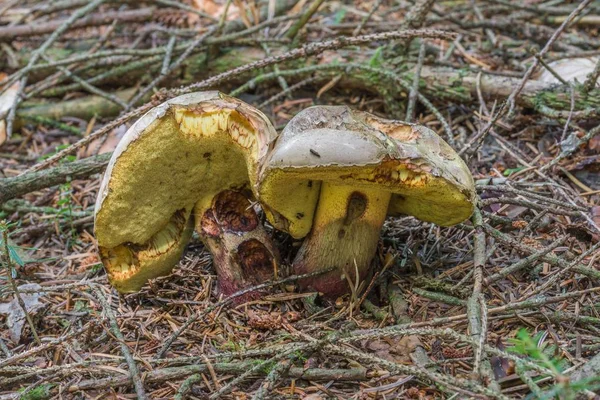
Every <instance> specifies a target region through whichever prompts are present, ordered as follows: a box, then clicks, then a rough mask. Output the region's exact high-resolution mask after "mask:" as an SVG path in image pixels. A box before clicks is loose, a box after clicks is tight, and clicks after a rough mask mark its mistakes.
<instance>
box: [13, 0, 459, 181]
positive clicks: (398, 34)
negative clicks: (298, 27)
mask: <svg viewBox="0 0 600 400" xmlns="http://www.w3.org/2000/svg"><path fill="white" fill-rule="evenodd" d="M97 1H100V0H97ZM415 36H419V37H424V38H443V39H448V40H452V39H453V38H454V37H455V36H456V34H454V33H450V32H446V31H439V30H432V29H419V30H406V31H392V32H383V33H375V34H371V35H364V36H357V37H354V38H346V37H340V38H337V39H334V40H330V41H327V42H321V43H311V44H307V45H304V46H302V47H300V48H297V49H294V50H291V51H288V52H286V53H283V54H280V55H278V56H273V57H269V58H265V59H263V60H259V61H255V62H252V63H249V64H246V65H243V66H241V67H238V68H234V69H232V70H229V71H226V72H223V73H221V74H218V75H215V76H213V77H211V78H208V79H205V80H203V81H201V82H198V83H195V84H192V85H189V86H185V87H182V88H180V89H176V90H174V91H169V92H166V93H167V98H171V97H174V96H177V95H181V94H185V93H190V92H193V91H196V90H200V89H206V88H209V87H212V86H214V85H217V84H219V83H221V82H224V81H227V80H228V79H231V78H232V77H234V76H237V75H240V74H243V73H245V72H248V71H252V70H255V69H260V68H264V67H267V66H269V65H273V64H276V63H281V62H285V61H290V60H295V59H297V58H301V57H309V56H314V55H316V54H319V53H322V52H324V51H326V50H334V49H338V48H341V47H346V46H354V45H359V44H364V43H368V42H371V41H377V40H391V39H394V38H410V37H415ZM153 106H154V104H152V103H147V104H144V105H143V106H141V107H138V108H136V109H134V110H132V111H130V112H129V113H127V114H125V115H122V116H121V117H119V118H117V119H116V120H114V121H112V122H110V123H108V124H106V125H105V126H103V127H102V128H100V129H98V130H96V131H94V132H92V133H91V134H89V135H88V136H86V137H85V138H83V139H81V140H79V141H78V142H76V143H74V144H72V145H71V146H69V147H67V148H66V149H63V150H61V151H59V152H58V153H56V154H55V155H53V156H51V157H49V158H47V159H46V160H45V161H44V162H42V163H40V164H37V165H35V166H33V167H31V168H29V169H27V170H25V171H24V172H22V173H21V174H24V173H28V172H33V171H39V170H41V169H44V168H47V167H48V166H50V165H52V164H54V163H55V162H57V161H58V160H60V159H62V158H63V157H65V156H67V155H69V154H71V153H73V152H74V151H76V150H78V149H80V148H81V147H83V146H85V145H87V144H88V143H90V142H92V141H93V140H95V139H97V138H98V137H101V136H103V135H105V134H107V133H108V132H110V131H111V130H112V129H114V128H116V127H118V126H119V125H122V124H124V123H126V122H127V121H129V120H130V119H132V118H135V117H137V116H140V115H141V114H143V113H145V112H146V111H148V110H150V109H151V108H152V107H153ZM448 142H450V140H449V141H448Z"/></svg>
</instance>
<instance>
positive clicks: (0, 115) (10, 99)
mask: <svg viewBox="0 0 600 400" xmlns="http://www.w3.org/2000/svg"><path fill="white" fill-rule="evenodd" d="M6 77H7V75H6V74H5V73H3V72H0V81H1V80H3V79H5V78H6ZM2 88H3V86H0V89H2ZM18 92H19V82H15V83H13V84H12V86H11V87H9V88H8V90H7V91H6V92H4V93H2V95H0V146H2V144H3V143H4V142H6V139H8V135H7V133H6V116H7V115H8V112H9V111H10V109H11V107H12V106H13V104H15V101H16V100H17V93H18Z"/></svg>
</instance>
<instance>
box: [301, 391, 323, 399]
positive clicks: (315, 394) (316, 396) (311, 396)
mask: <svg viewBox="0 0 600 400" xmlns="http://www.w3.org/2000/svg"><path fill="white" fill-rule="evenodd" d="M323 399H324V397H323V396H321V395H320V394H317V393H313V394H307V395H306V396H304V397H303V398H302V400H323Z"/></svg>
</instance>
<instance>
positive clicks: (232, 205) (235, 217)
mask: <svg viewBox="0 0 600 400" xmlns="http://www.w3.org/2000/svg"><path fill="white" fill-rule="evenodd" d="M212 209H213V210H214V212H215V217H216V221H217V222H218V223H219V225H220V226H221V227H222V228H223V230H224V231H228V232H233V233H235V232H238V233H242V232H249V231H251V230H254V229H255V228H256V226H257V225H258V216H257V215H256V212H255V211H254V208H252V207H251V206H250V203H249V202H248V198H247V197H246V196H245V195H243V194H242V193H240V192H237V191H233V190H224V191H222V192H221V193H219V194H218V195H217V196H216V197H215V199H214V200H213V207H212Z"/></svg>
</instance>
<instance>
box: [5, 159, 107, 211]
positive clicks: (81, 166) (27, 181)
mask: <svg viewBox="0 0 600 400" xmlns="http://www.w3.org/2000/svg"><path fill="white" fill-rule="evenodd" d="M111 155H112V153H104V154H101V155H99V156H95V157H89V158H85V159H83V160H79V161H74V162H71V163H66V164H60V165H58V166H56V167H54V168H51V169H47V170H44V171H38V172H30V173H27V174H24V175H19V176H15V177H12V178H4V179H0V204H3V203H5V202H6V201H8V200H10V199H13V198H15V197H19V196H22V195H24V194H26V193H30V192H33V191H36V190H40V189H44V188H47V187H51V186H55V185H60V184H62V183H65V182H67V181H68V180H72V179H80V178H87V177H88V176H90V175H92V174H96V173H100V172H102V171H104V169H105V168H106V165H107V164H108V160H109V159H110V156H111Z"/></svg>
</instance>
